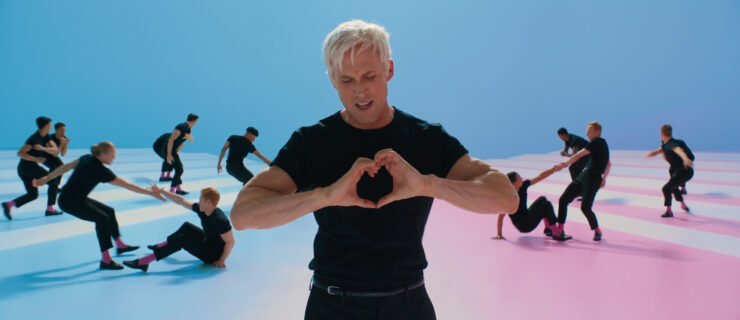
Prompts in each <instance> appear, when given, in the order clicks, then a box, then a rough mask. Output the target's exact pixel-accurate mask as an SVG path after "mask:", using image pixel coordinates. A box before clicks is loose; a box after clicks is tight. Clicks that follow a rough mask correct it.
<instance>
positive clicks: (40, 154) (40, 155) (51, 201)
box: [2, 117, 62, 220]
mask: <svg viewBox="0 0 740 320" xmlns="http://www.w3.org/2000/svg"><path fill="white" fill-rule="evenodd" d="M36 126H37V127H38V131H36V132H35V133H34V134H32V135H31V136H30V137H29V138H28V139H27V140H26V143H25V144H23V146H22V147H21V149H20V150H18V156H19V157H20V158H21V161H20V162H19V163H18V176H19V177H20V178H21V180H22V181H23V186H24V187H25V188H26V194H24V195H22V196H20V197H18V198H15V199H13V200H12V201H8V202H3V203H2V207H3V213H4V214H5V217H6V218H8V220H12V219H13V216H12V214H11V212H10V211H11V209H12V208H13V207H16V208H20V207H22V206H23V205H25V204H27V203H29V202H31V201H33V200H36V198H38V197H39V189H38V188H37V187H35V186H33V183H32V181H33V179H36V178H41V177H43V176H45V175H47V174H48V173H49V171H46V169H44V168H42V167H41V166H39V165H38V164H39V163H43V164H44V165H45V166H47V167H48V168H49V169H50V170H53V169H56V168H57V167H58V166H59V165H60V164H58V163H57V162H56V161H54V158H56V156H57V155H58V154H59V148H57V145H56V144H55V143H54V141H52V140H51V137H49V132H50V131H51V119H49V118H47V117H38V118H36ZM59 181H60V180H55V181H51V182H50V183H49V190H48V191H47V195H48V198H47V200H46V213H45V214H46V215H47V216H54V215H60V214H62V212H60V211H57V210H55V209H54V205H55V204H56V203H57V194H58V193H59Z"/></svg>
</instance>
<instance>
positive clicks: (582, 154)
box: [555, 149, 591, 171]
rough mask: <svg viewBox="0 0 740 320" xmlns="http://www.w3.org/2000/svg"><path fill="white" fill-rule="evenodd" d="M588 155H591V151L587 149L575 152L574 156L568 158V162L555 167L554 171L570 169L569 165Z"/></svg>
mask: <svg viewBox="0 0 740 320" xmlns="http://www.w3.org/2000/svg"><path fill="white" fill-rule="evenodd" d="M589 154H591V151H588V149H581V150H580V151H578V152H576V154H574V155H572V156H570V158H568V160H566V161H565V162H562V163H559V164H557V165H555V170H557V171H560V170H562V169H563V168H567V167H570V165H571V164H573V163H574V162H576V161H578V159H581V158H583V157H585V156H587V155H589Z"/></svg>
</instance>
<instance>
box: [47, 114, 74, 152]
mask: <svg viewBox="0 0 740 320" xmlns="http://www.w3.org/2000/svg"><path fill="white" fill-rule="evenodd" d="M66 134H67V125H65V124H64V123H62V122H57V123H55V124H54V134H52V135H51V141H54V143H55V144H56V145H57V148H59V153H60V154H61V155H62V156H66V155H67V147H69V141H70V140H71V139H70V138H68V137H67V136H66Z"/></svg>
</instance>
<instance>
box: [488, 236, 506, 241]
mask: <svg viewBox="0 0 740 320" xmlns="http://www.w3.org/2000/svg"><path fill="white" fill-rule="evenodd" d="M491 239H494V240H506V238H504V236H502V235H497V236H495V237H491Z"/></svg>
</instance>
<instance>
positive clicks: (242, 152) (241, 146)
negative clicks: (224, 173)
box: [226, 135, 257, 163]
mask: <svg viewBox="0 0 740 320" xmlns="http://www.w3.org/2000/svg"><path fill="white" fill-rule="evenodd" d="M227 141H229V156H228V157H227V158H226V163H241V162H242V161H244V158H245V157H247V155H248V154H250V153H252V152H254V150H257V148H255V147H254V145H253V144H252V142H251V141H249V140H247V138H245V137H244V136H237V135H233V136H231V137H229V139H228V140H227Z"/></svg>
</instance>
